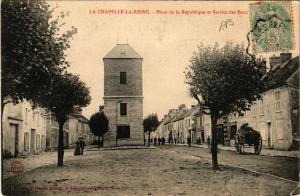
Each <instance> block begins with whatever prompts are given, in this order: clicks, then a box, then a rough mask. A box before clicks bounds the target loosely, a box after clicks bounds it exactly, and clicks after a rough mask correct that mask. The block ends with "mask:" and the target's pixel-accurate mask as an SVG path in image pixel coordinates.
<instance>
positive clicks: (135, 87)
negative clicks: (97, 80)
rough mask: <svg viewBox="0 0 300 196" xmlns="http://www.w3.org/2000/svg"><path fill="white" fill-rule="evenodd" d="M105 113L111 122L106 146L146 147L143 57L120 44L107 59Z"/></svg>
mask: <svg viewBox="0 0 300 196" xmlns="http://www.w3.org/2000/svg"><path fill="white" fill-rule="evenodd" d="M103 62H104V97H103V99H104V111H105V114H106V115H107V118H108V119H109V131H108V132H107V133H106V134H105V135H104V140H105V144H106V145H109V146H115V145H143V144H144V135H143V134H144V131H143V125H142V123H143V87H142V62H143V58H142V57H141V56H140V55H139V54H138V53H137V52H136V51H134V49H133V48H132V47H130V46H129V45H128V44H117V45H116V46H115V47H114V48H113V49H112V50H111V51H110V52H109V53H108V54H107V55H106V56H105V57H104V58H103Z"/></svg>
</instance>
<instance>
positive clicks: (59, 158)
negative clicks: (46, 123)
mask: <svg viewBox="0 0 300 196" xmlns="http://www.w3.org/2000/svg"><path fill="white" fill-rule="evenodd" d="M58 124H59V130H58V133H59V134H58V149H57V167H62V166H63V165H64V122H63V121H59V122H58Z"/></svg>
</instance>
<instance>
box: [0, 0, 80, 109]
mask: <svg viewBox="0 0 300 196" xmlns="http://www.w3.org/2000/svg"><path fill="white" fill-rule="evenodd" d="M1 3H2V6H1V47H2V58H1V66H2V67H1V72H2V73H1V85H2V86H1V110H2V114H3V109H4V106H5V104H6V103H9V102H13V103H19V102H20V101H23V99H26V100H28V101H31V102H32V103H34V104H35V103H37V102H39V100H40V99H41V98H43V97H45V94H47V91H48V88H49V85H50V81H51V77H53V75H57V74H58V73H62V71H63V70H64V69H65V68H66V67H68V66H69V64H68V62H67V61H66V60H65V50H66V49H67V48H69V47H70V45H69V44H70V38H72V36H73V34H75V33H76V29H75V28H74V27H72V28H71V30H69V31H66V32H65V33H60V32H61V31H60V27H61V26H63V24H61V23H59V20H60V19H61V18H63V17H64V16H65V15H64V14H63V13H62V14H61V15H60V16H58V17H57V18H54V19H53V18H52V17H53V16H52V13H53V9H52V10H50V8H49V5H48V4H47V3H46V2H45V1H44V0H3V1H2V2H1Z"/></svg>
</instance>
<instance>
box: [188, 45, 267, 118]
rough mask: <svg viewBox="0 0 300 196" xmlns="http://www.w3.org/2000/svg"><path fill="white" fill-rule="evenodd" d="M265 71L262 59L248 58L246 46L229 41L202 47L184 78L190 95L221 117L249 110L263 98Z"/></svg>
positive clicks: (195, 53) (193, 58)
mask: <svg viewBox="0 0 300 196" xmlns="http://www.w3.org/2000/svg"><path fill="white" fill-rule="evenodd" d="M265 72H266V66H265V62H264V60H263V59H256V58H255V57H251V56H248V55H247V54H246V53H245V49H244V46H243V45H239V44H237V45H233V44H232V43H230V42H227V43H226V44H225V46H224V47H222V48H220V47H219V45H218V44H217V43H216V44H215V45H214V46H208V47H204V46H203V45H202V44H201V45H200V46H199V47H198V51H197V52H194V55H193V56H192V58H191V60H190V65H189V66H188V67H187V71H186V72H185V77H186V83H187V84H188V85H189V92H190V95H191V96H192V97H194V98H195V99H197V100H198V102H199V103H200V105H201V106H202V109H203V110H204V111H206V112H208V113H209V112H217V114H218V116H222V115H226V114H228V113H230V112H234V111H236V112H241V111H244V110H248V109H249V108H250V106H251V105H252V104H253V103H254V102H255V101H256V100H257V99H259V98H260V97H261V94H260V93H261V92H262V91H263V89H264V85H263V80H262V77H263V76H264V75H265Z"/></svg>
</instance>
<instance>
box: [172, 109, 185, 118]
mask: <svg viewBox="0 0 300 196" xmlns="http://www.w3.org/2000/svg"><path fill="white" fill-rule="evenodd" d="M188 111H189V110H188V109H183V110H181V111H179V112H178V114H177V115H176V119H175V120H174V121H178V120H182V119H184V116H185V114H186V113H188Z"/></svg>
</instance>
